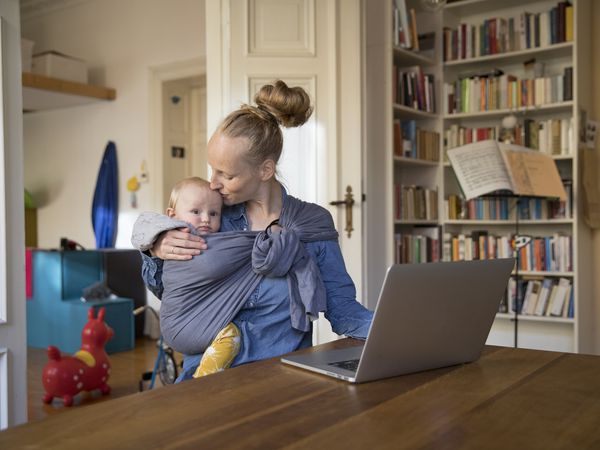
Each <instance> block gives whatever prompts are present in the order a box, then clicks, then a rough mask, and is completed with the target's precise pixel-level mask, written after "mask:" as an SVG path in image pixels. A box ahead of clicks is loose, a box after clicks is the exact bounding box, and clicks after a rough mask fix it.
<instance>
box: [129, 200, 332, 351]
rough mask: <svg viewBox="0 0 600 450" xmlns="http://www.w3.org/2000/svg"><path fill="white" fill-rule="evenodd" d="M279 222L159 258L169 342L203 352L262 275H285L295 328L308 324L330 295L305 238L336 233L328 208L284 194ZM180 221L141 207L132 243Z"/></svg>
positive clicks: (146, 242) (144, 245) (142, 244)
mask: <svg viewBox="0 0 600 450" xmlns="http://www.w3.org/2000/svg"><path fill="white" fill-rule="evenodd" d="M279 224H280V226H281V227H282V228H283V230H282V231H281V232H273V233H271V232H270V231H269V230H266V231H261V232H255V231H230V232H222V233H215V234H210V235H206V236H204V238H205V239H206V242H207V244H208V249H207V250H205V251H204V252H203V253H202V254H201V255H199V256H195V257H194V258H193V259H191V260H189V261H173V260H166V261H165V262H164V265H163V275H162V281H163V286H164V291H163V297H162V304H161V309H160V321H161V331H162V334H163V337H164V339H165V341H166V342H167V343H168V344H169V345H170V346H171V347H173V348H174V349H175V350H177V351H179V352H182V353H186V354H197V353H202V352H204V350H205V349H206V348H207V347H208V346H209V345H210V343H211V342H212V340H213V339H214V337H215V336H216V334H217V333H218V332H219V331H220V330H221V329H222V328H223V327H224V326H225V325H227V324H228V323H229V322H231V321H232V319H233V318H234V317H235V315H236V314H237V313H238V311H239V310H240V309H241V307H242V306H243V304H244V303H245V302H246V300H247V299H248V297H249V296H250V294H251V293H252V292H253V291H254V289H255V288H256V286H257V285H258V283H259V282H260V281H261V280H262V279H263V278H264V277H282V276H286V277H287V281H288V289H289V296H290V316H291V324H292V327H294V328H295V329H298V330H301V331H309V330H310V322H311V320H314V319H316V318H317V317H318V314H319V312H321V311H325V310H326V305H327V295H326V291H325V286H324V284H323V281H322V279H321V276H320V272H319V268H318V267H317V265H316V263H315V261H314V260H313V259H312V258H311V257H310V255H308V253H307V252H306V250H305V248H304V245H303V243H305V242H312V241H323V240H334V239H337V237H338V233H337V231H336V230H335V228H334V225H333V220H332V218H331V215H330V214H329V212H328V211H327V210H326V209H324V208H322V207H320V206H318V205H315V204H312V203H306V202H303V201H301V200H298V199H296V198H294V197H292V196H289V195H288V196H286V197H285V199H284V204H283V208H282V211H281V216H280V218H279ZM182 226H187V224H186V223H185V222H181V221H174V220H172V219H169V218H167V217H166V216H162V215H159V214H154V213H144V214H142V215H141V216H140V218H139V219H138V220H137V221H136V224H135V225H134V232H133V235H132V243H133V245H134V246H135V247H137V248H138V249H140V250H146V249H148V248H150V247H151V245H152V242H154V240H155V239H156V236H157V235H158V234H159V233H161V232H162V231H165V230H167V229H173V228H180V227H182Z"/></svg>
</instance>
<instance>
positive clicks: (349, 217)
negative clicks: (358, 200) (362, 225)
mask: <svg viewBox="0 0 600 450" xmlns="http://www.w3.org/2000/svg"><path fill="white" fill-rule="evenodd" d="M329 204H330V205H333V206H339V205H346V228H345V229H344V231H345V232H347V233H348V237H350V236H351V235H352V231H353V230H354V228H353V227H352V207H353V206H354V196H353V195H352V186H350V185H348V187H347V188H346V196H345V197H344V200H335V201H333V202H329Z"/></svg>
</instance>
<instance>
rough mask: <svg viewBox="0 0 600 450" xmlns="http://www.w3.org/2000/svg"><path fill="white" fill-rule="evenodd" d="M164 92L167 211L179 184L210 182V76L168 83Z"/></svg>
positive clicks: (163, 206) (164, 203) (164, 174)
mask: <svg viewBox="0 0 600 450" xmlns="http://www.w3.org/2000/svg"><path fill="white" fill-rule="evenodd" d="M162 92H163V96H162V112H163V114H162V116H163V121H162V130H163V133H162V134H163V148H162V165H163V177H162V183H163V203H162V208H161V211H164V210H165V208H166V207H167V203H168V201H169V193H170V192H171V188H172V187H173V186H174V185H175V183H177V182H178V181H179V180H181V179H182V178H185V177H190V176H199V177H202V178H206V172H207V169H206V168H207V162H206V76H205V75H199V76H194V77H188V78H181V79H176V80H167V81H164V82H163V87H162Z"/></svg>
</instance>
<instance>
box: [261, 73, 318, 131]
mask: <svg viewBox="0 0 600 450" xmlns="http://www.w3.org/2000/svg"><path fill="white" fill-rule="evenodd" d="M254 102H255V103H256V105H257V106H258V108H259V109H262V110H265V111H268V112H269V113H270V114H272V115H273V116H274V117H275V119H276V120H277V122H278V123H279V124H281V125H283V126H284V127H286V128H291V127H299V126H300V125H303V124H304V123H306V121H307V120H308V118H309V117H310V115H311V114H312V111H313V108H312V106H311V105H310V97H309V96H308V94H307V93H306V91H305V90H304V89H302V88H301V87H288V85H287V84H285V83H284V82H283V81H281V80H277V81H275V83H274V84H266V85H264V86H263V87H261V88H260V90H259V91H258V92H257V94H256V95H255V96H254Z"/></svg>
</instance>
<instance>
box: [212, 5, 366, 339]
mask: <svg viewBox="0 0 600 450" xmlns="http://www.w3.org/2000/svg"><path fill="white" fill-rule="evenodd" d="M314 1H317V2H319V3H318V4H317V3H313V2H314ZM256 3H258V0H256V1H255V2H254V3H252V2H250V1H249V0H245V1H243V2H234V1H233V0H211V1H207V2H206V5H205V8H206V9H205V11H206V12H205V18H206V33H207V43H208V45H207V49H206V58H207V61H209V63H210V67H209V70H208V71H207V74H206V75H207V81H206V82H207V87H209V88H208V89H207V104H208V105H210V106H209V107H208V108H207V123H208V124H207V133H208V135H210V134H211V133H212V131H213V130H214V129H215V128H216V126H217V125H218V123H219V121H220V120H221V119H222V118H223V116H224V114H225V112H226V110H227V109H228V108H229V107H230V106H231V98H232V97H234V96H235V98H244V97H245V96H244V93H246V94H247V93H248V92H247V89H248V86H242V85H239V84H236V85H235V86H232V84H231V76H232V75H231V73H232V72H233V70H234V69H233V67H234V66H235V64H234V63H236V61H235V60H232V59H231V58H232V57H233V56H232V53H234V52H238V53H239V51H240V49H239V45H240V44H239V42H238V41H237V40H234V39H232V36H234V33H238V34H239V33H242V34H244V33H245V34H246V36H245V37H244V38H245V39H250V41H251V36H250V32H249V30H248V29H247V24H245V23H244V24H240V23H237V22H236V23H235V24H232V23H231V22H232V20H231V18H232V17H234V14H232V12H235V13H238V12H239V11H237V10H236V11H233V10H232V8H233V7H243V8H246V11H245V13H246V14H249V11H248V10H249V9H250V8H251V7H256ZM301 3H302V2H299V4H301ZM324 4H325V8H326V9H327V21H328V26H327V27H326V28H327V29H326V30H325V31H324V30H322V29H320V30H319V31H318V32H319V33H323V32H324V33H326V35H327V42H328V44H327V48H326V49H323V48H321V49H320V50H317V53H314V54H311V52H310V51H308V50H307V49H309V48H310V45H309V44H308V43H305V45H306V48H304V49H303V50H304V53H302V52H300V53H301V54H300V55H299V56H300V57H299V58H294V57H293V55H292V53H293V52H291V51H290V52H289V53H283V54H278V53H276V52H274V53H273V54H271V56H270V57H265V58H264V59H265V60H268V62H269V64H273V65H276V64H277V61H278V57H282V59H279V61H282V60H283V59H284V60H285V61H286V63H284V64H287V65H286V66H285V68H284V69H283V70H282V72H281V78H286V77H287V78H294V77H295V76H298V77H300V75H301V74H304V76H305V77H306V76H308V75H310V73H309V72H310V71H308V72H306V73H305V71H304V69H305V66H303V64H304V63H305V62H306V59H304V60H303V59H302V58H319V57H320V55H322V54H323V53H322V52H323V51H328V52H331V55H330V56H331V57H330V58H329V59H328V61H327V64H328V69H327V71H326V73H325V74H324V76H325V77H326V78H323V77H321V78H320V80H318V82H319V83H320V84H319V86H320V87H321V88H322V87H324V86H326V88H325V89H324V91H323V90H322V91H321V93H320V97H321V98H323V95H324V94H323V92H326V94H325V95H327V96H328V98H329V99H330V101H328V102H327V103H326V106H327V107H326V108H324V109H323V112H322V114H324V116H323V117H326V118H327V123H328V124H329V128H328V129H327V130H323V129H321V130H318V131H317V133H318V136H317V140H320V142H321V143H322V145H323V146H324V148H326V149H330V151H327V152H325V154H320V155H318V156H317V157H318V158H319V166H318V175H317V184H318V188H317V202H318V203H320V204H322V205H323V206H327V207H328V208H329V210H330V211H331V213H332V215H333V217H334V220H335V222H336V226H337V227H338V231H339V232H340V246H341V248H342V252H343V253H344V256H345V259H346V263H347V266H348V271H349V273H350V275H351V276H352V278H353V279H354V280H355V284H356V287H357V296H358V299H359V300H363V296H362V290H363V289H362V288H363V285H362V283H361V279H362V276H363V272H364V269H363V263H362V262H363V261H364V258H363V256H362V254H363V251H364V250H363V248H362V237H363V236H362V231H363V227H362V214H361V212H362V201H361V200H362V180H361V178H362V176H361V168H360V167H361V161H362V157H361V156H357V157H356V158H355V160H353V161H352V159H353V158H354V156H353V155H354V154H357V155H362V142H363V139H362V128H363V126H362V115H361V111H362V107H361V102H362V93H361V91H362V89H361V88H362V68H361V58H362V51H361V50H362V45H361V32H362V26H361V2H360V0H304V3H302V6H303V7H306V8H307V9H306V11H307V15H308V16H310V15H311V13H310V11H314V9H313V8H314V6H315V5H318V6H319V7H322V6H323V5H324ZM232 5H235V6H232ZM313 14H314V12H313ZM309 20H312V17H311V18H310V19H309ZM347 24H350V25H349V26H346V25H347ZM311 29H312V28H311ZM309 34H310V32H309ZM310 39H311V36H309V37H308V41H307V42H311V41H310ZM236 45H237V47H236ZM242 45H243V44H242ZM263 51H266V53H268V50H265V48H263ZM242 53H243V55H239V54H238V55H237V56H235V57H238V56H239V57H241V58H246V57H247V56H248V50H247V49H246V50H244V49H242ZM264 56H265V55H264V54H261V53H260V51H258V52H256V54H255V55H253V56H252V57H251V58H247V60H246V61H245V62H246V63H247V65H246V66H244V67H246V68H247V67H250V66H252V69H249V70H250V72H251V73H252V75H253V76H254V77H255V78H260V77H259V73H258V72H260V70H258V71H257V66H258V64H257V63H256V61H257V59H253V60H252V61H250V60H251V59H252V58H255V57H258V59H260V58H261V57H264ZM239 65H240V64H238V66H239ZM307 70H308V69H307ZM267 72H268V70H267ZM269 73H273V72H272V71H271V72H269ZM247 80H248V79H247ZM247 80H246V81H247ZM233 88H235V89H233ZM318 89H319V88H317V90H318ZM234 91H235V92H234ZM246 97H247V95H246ZM341 149H344V151H347V155H350V157H348V158H342V157H341V156H340V155H339V153H340V150H341ZM331 150H333V151H331ZM351 172H355V173H354V174H352V173H351ZM332 175H333V176H332ZM347 185H351V186H352V189H353V191H354V198H355V205H354V208H353V216H354V228H355V230H354V231H353V235H352V238H351V239H348V238H347V237H346V235H345V232H344V230H343V228H344V222H345V211H344V208H339V209H336V207H331V206H329V202H330V201H332V200H339V199H343V198H344V194H345V191H346V186H347ZM351 266H352V267H351ZM319 322H322V321H319ZM326 325H327V326H328V324H326ZM319 328H320V327H315V329H316V333H315V340H316V341H317V342H321V341H326V340H329V339H330V338H331V337H333V335H332V334H330V333H328V332H327V331H326V329H325V328H324V329H322V330H320V329H319Z"/></svg>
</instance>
